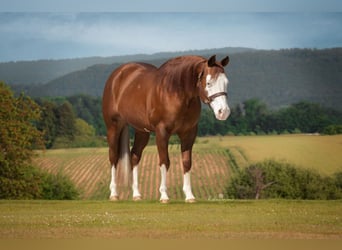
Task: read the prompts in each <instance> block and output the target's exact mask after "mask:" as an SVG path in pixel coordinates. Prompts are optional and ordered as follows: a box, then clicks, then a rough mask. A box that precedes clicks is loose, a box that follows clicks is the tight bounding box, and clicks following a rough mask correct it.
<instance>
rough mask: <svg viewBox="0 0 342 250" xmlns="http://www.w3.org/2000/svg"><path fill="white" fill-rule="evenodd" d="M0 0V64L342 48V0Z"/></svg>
mask: <svg viewBox="0 0 342 250" xmlns="http://www.w3.org/2000/svg"><path fill="white" fill-rule="evenodd" d="M1 1H2V5H1V7H0V37H1V39H0V61H1V62H6V61H19V60H38V59H61V58H77V57H88V56H115V55H128V54H136V53H144V54H152V53H157V52H161V51H163V52H165V51H185V50H194V49H209V48H221V47H248V48H255V49H282V48H331V47H342V32H341V31H342V28H341V27H342V1H339V0H338V1H335V0H325V1H317V0H311V1H309V0H302V1H293V0H287V1H279V2H277V1H275V0H273V1H271V0H260V1H251V0H241V1H238V2H239V3H238V4H236V3H235V4H233V1H224V0H211V1H203V0H198V1H195V0H190V1H186V0H183V1H181V0H173V1H157V0H146V1H141V0H126V1H108V0H98V1H90V0H83V1H81V0H77V1H71V0H69V1H67V0H59V1H51V2H50V5H48V4H47V3H49V1H47V0H46V1H43V0H32V1H19V0H12V1H7V0H1ZM94 2H96V3H97V4H96V5H94ZM113 2H114V3H116V4H113ZM235 2H236V1H235ZM284 2H286V4H284ZM57 3H58V4H57ZM160 3H164V5H161V4H160ZM170 3H172V4H170ZM208 3H210V4H208ZM248 3H249V5H248ZM275 3H277V4H275ZM299 3H300V4H299ZM308 3H310V4H308ZM322 3H324V4H322ZM305 4H306V5H305Z"/></svg>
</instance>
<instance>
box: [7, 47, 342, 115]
mask: <svg viewBox="0 0 342 250" xmlns="http://www.w3.org/2000/svg"><path fill="white" fill-rule="evenodd" d="M179 53H183V54H199V55H201V56H204V57H209V56H211V55H212V54H217V58H218V60H219V59H221V58H223V57H225V56H226V55H227V54H228V55H229V56H230V63H229V65H228V66H227V67H226V73H227V75H228V78H229V81H230V84H229V88H228V92H229V93H228V95H229V104H230V106H234V105H237V104H240V103H242V102H243V101H245V100H247V99H251V98H258V99H261V100H262V101H264V102H265V103H266V104H268V105H269V106H270V107H271V108H274V109H276V108H280V107H284V106H288V105H290V104H293V103H295V102H299V101H309V102H315V103H319V104H321V105H323V106H326V107H332V108H335V109H337V110H342V99H341V96H342V70H341V69H342V48H332V49H284V50H246V51H239V52H236V53H227V51H226V49H224V48H223V49H217V50H204V51H201V53H199V51H194V53H189V51H187V52H179ZM165 55H166V56H167V55H169V54H165ZM173 55H174V56H178V55H181V54H173ZM169 58H170V57H165V58H164V54H162V53H161V54H159V55H157V56H156V57H155V58H154V59H151V58H150V59H146V60H139V59H137V60H134V58H131V59H132V60H129V61H143V62H147V63H151V64H154V65H156V66H159V65H161V64H162V63H164V62H165V61H166V60H168V59H169ZM122 63H123V62H116V63H112V64H95V65H91V66H88V67H87V68H86V69H81V70H77V71H73V72H70V73H67V74H65V75H63V76H60V77H57V78H55V79H53V80H51V81H49V82H47V83H46V84H43V85H42V84H35V85H34V84H33V85H32V84H31V85H13V84H12V85H11V87H12V88H13V89H14V90H15V92H16V93H19V92H22V91H23V92H25V93H26V94H28V95H30V96H32V97H43V96H51V97H56V96H71V95H77V94H86V95H90V96H96V97H100V96H102V92H103V86H104V84H105V82H106V80H107V78H108V77H109V75H110V74H111V72H112V71H113V70H114V69H115V68H116V67H118V66H119V65H120V64H122ZM0 76H1V75H0Z"/></svg>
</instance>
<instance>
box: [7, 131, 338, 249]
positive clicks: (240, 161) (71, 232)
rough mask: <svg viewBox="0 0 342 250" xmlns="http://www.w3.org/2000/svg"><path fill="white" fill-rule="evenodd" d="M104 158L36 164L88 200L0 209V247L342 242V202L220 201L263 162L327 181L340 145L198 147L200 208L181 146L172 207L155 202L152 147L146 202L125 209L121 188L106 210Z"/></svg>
mask: <svg viewBox="0 0 342 250" xmlns="http://www.w3.org/2000/svg"><path fill="white" fill-rule="evenodd" d="M107 152H108V150H107V148H82V149H63V150H62V149H60V150H48V151H46V152H45V153H42V154H40V155H39V157H38V158H36V159H35V163H36V164H37V165H38V166H40V167H41V168H43V169H46V170H48V171H49V172H53V173H58V172H62V173H64V174H66V175H67V176H69V177H70V178H71V180H72V181H73V182H74V183H75V184H76V186H77V187H78V189H79V190H81V191H82V196H81V198H82V199H81V200H77V201H0V239H86V238H89V239H195V240H199V239H201V240H205V239H243V240H244V239H330V240H333V242H334V244H335V246H338V244H336V241H335V240H336V239H337V240H338V241H337V242H339V241H341V239H342V201H341V200H338V201H300V200H298V201H294V200H259V201H254V200H253V201H252V200H242V201H238V200H224V199H218V197H219V194H221V193H223V192H224V188H225V185H226V184H227V181H228V180H229V178H230V176H231V174H232V173H233V172H234V171H235V170H236V169H238V168H244V167H246V166H248V165H249V164H251V163H253V162H257V161H261V160H264V159H270V158H273V159H276V160H286V161H288V162H291V163H294V164H297V165H298V167H304V168H314V169H317V170H318V171H319V172H321V173H322V174H327V175H329V174H332V173H334V172H337V171H342V155H341V152H342V136H309V135H296V136H254V137H208V138H198V140H197V143H196V145H195V146H194V155H193V160H194V162H193V170H192V183H193V192H194V194H195V196H196V197H197V199H198V202H197V203H195V204H185V203H184V201H183V199H184V196H183V193H182V190H181V188H182V167H181V158H180V154H179V146H177V145H172V146H171V145H170V158H171V168H170V170H169V173H168V177H167V178H168V186H169V196H170V198H171V202H170V203H169V204H166V205H165V204H160V203H159V202H158V197H159V193H158V186H159V182H160V180H159V179H160V178H159V174H160V173H159V169H158V157H157V154H156V147H155V146H148V147H147V148H146V151H145V153H144V155H143V158H142V161H141V164H142V167H141V168H140V172H139V179H140V184H139V185H140V190H141V192H142V195H143V199H144V200H143V201H142V202H138V203H135V202H133V201H129V199H130V196H131V192H130V188H124V187H121V189H120V191H121V196H120V198H121V199H122V200H124V201H119V202H109V201H107V199H108V183H109V176H110V174H109V163H108V156H107ZM127 199H128V201H126V200H127ZM324 244H325V243H324ZM252 245H253V244H252ZM295 245H296V246H298V242H296V243H295ZM318 245H319V246H322V245H320V244H318ZM318 245H314V246H318ZM278 247H279V246H277V248H278ZM44 249H46V248H44ZM158 249H159V246H158ZM170 249H171V248H170ZM224 249H225V248H224ZM262 249H264V248H262ZM283 249H286V248H283ZM291 249H293V248H291ZM297 249H303V248H297ZM306 249H321V248H315V247H313V248H312V247H310V248H306ZM329 249H333V248H329ZM334 249H338V248H336V247H335V248H334Z"/></svg>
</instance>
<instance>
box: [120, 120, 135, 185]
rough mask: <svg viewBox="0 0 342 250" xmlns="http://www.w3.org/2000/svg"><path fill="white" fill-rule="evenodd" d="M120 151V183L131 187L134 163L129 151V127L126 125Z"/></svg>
mask: <svg viewBox="0 0 342 250" xmlns="http://www.w3.org/2000/svg"><path fill="white" fill-rule="evenodd" d="M119 151H120V155H119V162H118V165H119V166H118V182H119V183H120V184H122V185H124V186H130V184H131V182H132V180H131V179H132V163H131V153H130V149H129V130H128V125H125V126H124V127H123V129H122V131H121V134H120V149H119Z"/></svg>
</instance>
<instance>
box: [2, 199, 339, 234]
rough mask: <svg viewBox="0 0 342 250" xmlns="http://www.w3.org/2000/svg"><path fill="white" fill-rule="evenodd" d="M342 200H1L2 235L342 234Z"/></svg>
mask: <svg viewBox="0 0 342 250" xmlns="http://www.w3.org/2000/svg"><path fill="white" fill-rule="evenodd" d="M341 207H342V202H341V201H293V200H291V201H289V200H264V201H205V202H204V201H202V202H198V203H195V204H185V203H184V202H179V201H178V202H175V201H174V202H171V203H169V204H160V203H158V202H147V201H144V202H138V203H134V202H133V201H124V202H123V201H120V202H109V201H0V239H81V238H82V239H85V238H91V239H341V238H342V209H341Z"/></svg>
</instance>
